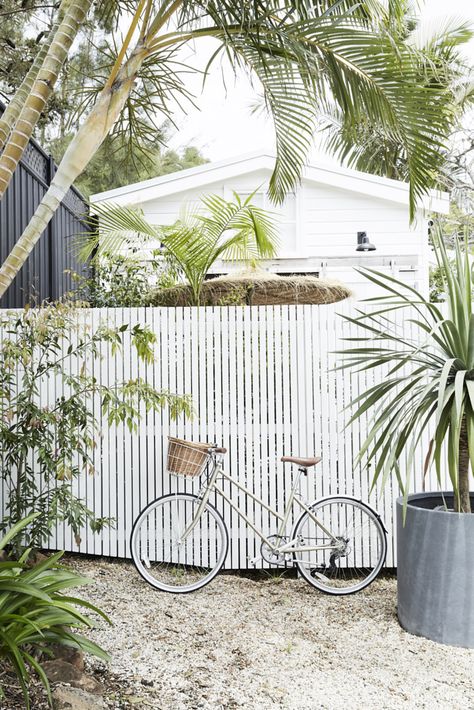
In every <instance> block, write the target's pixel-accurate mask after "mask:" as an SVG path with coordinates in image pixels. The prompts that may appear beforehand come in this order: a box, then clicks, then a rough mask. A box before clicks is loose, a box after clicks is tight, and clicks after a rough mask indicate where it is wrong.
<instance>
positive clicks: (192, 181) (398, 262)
mask: <svg viewBox="0 0 474 710" xmlns="http://www.w3.org/2000/svg"><path fill="white" fill-rule="evenodd" d="M273 166H274V158H272V157H271V156H268V155H261V154H254V155H249V156H240V157H239V158H235V159H229V160H227V161H222V162H219V163H210V164H205V165H202V166H198V167H196V168H191V169H189V170H183V171H182V172H179V173H172V174H171V175H165V176H162V177H159V178H155V179H152V180H146V181H144V182H140V183H136V184H134V185H128V186H125V187H122V188H118V189H116V190H111V191H109V192H105V193H100V194H98V195H94V196H93V197H92V198H91V199H92V203H98V204H104V203H110V204H112V203H113V204H121V205H132V206H136V207H140V208H142V209H143V211H144V213H145V216H146V217H147V218H148V219H149V221H150V222H152V223H154V224H172V223H173V222H174V221H175V220H176V219H177V218H178V217H179V216H180V214H181V213H182V211H183V210H184V209H185V208H191V209H192V208H195V207H196V206H199V204H200V198H201V197H202V196H203V195H205V194H219V195H221V196H223V197H225V198H226V199H232V194H233V192H237V193H238V194H239V195H240V196H242V197H246V196H248V195H250V194H251V193H254V192H255V191H257V192H256V194H255V196H254V197H253V198H252V199H253V202H254V203H256V204H258V205H259V206H262V207H265V208H267V209H269V210H272V211H273V212H275V215H276V218H277V221H278V227H279V233H280V248H279V252H278V255H277V258H275V259H274V260H272V261H268V262H265V263H264V268H266V269H269V270H270V271H275V272H278V273H317V274H319V275H320V276H322V277H327V278H335V279H339V280H342V281H343V282H344V283H346V284H347V285H348V286H350V287H351V288H352V289H353V290H354V293H355V295H356V296H357V297H358V298H365V297H367V296H370V295H373V287H371V286H370V284H369V283H368V282H367V281H366V280H365V279H364V278H363V277H362V276H360V275H359V274H358V273H357V272H356V271H355V270H354V269H353V267H354V266H369V267H370V266H371V267H373V268H375V269H378V270H381V271H384V272H386V273H389V274H391V275H394V276H397V277H400V278H401V279H403V280H406V281H407V282H408V283H410V285H412V286H415V287H417V288H419V289H421V290H422V291H423V292H424V293H425V294H426V293H427V291H428V268H429V252H428V223H427V220H428V216H429V214H430V213H431V212H432V211H434V212H447V211H448V209H449V202H448V195H447V194H446V193H435V192H432V193H430V194H429V195H428V196H427V198H426V199H425V201H424V202H423V204H420V207H419V209H418V210H417V214H416V220H415V222H414V223H413V224H410V222H409V209H408V201H409V200H408V185H407V184H405V183H402V182H399V181H396V180H389V179H386V178H380V177H376V176H373V175H368V174H365V173H361V172H357V171H355V170H348V169H344V168H339V167H332V166H331V167H328V166H326V167H318V166H316V165H308V166H306V169H305V172H304V175H303V178H302V181H301V184H300V186H299V187H298V188H297V189H296V191H295V192H294V193H293V194H290V195H288V197H287V199H286V201H285V202H284V203H283V205H281V206H275V205H274V204H272V203H271V202H270V200H269V198H268V195H267V189H268V183H269V179H270V176H271V174H272V170H273ZM361 231H365V232H367V235H368V237H369V239H370V241H371V242H373V244H374V245H375V246H376V251H375V252H370V253H365V254H360V253H358V252H356V246H357V232H361ZM156 246H157V245H156ZM236 268H240V267H239V266H238V265H235V264H232V263H225V262H223V263H217V264H216V265H215V266H214V267H213V271H214V273H226V272H228V271H229V270H232V269H236Z"/></svg>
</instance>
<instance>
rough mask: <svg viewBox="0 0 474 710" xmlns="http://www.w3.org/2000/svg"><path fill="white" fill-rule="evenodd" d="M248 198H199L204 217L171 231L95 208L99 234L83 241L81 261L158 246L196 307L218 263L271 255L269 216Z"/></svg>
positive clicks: (189, 217) (196, 214)
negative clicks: (176, 272)
mask: <svg viewBox="0 0 474 710" xmlns="http://www.w3.org/2000/svg"><path fill="white" fill-rule="evenodd" d="M253 197H254V194H252V195H249V197H247V198H246V199H245V200H242V199H241V198H240V197H239V196H238V195H237V194H235V193H234V200H233V201H229V200H225V199H224V198H223V197H220V196H219V195H207V196H205V197H203V198H202V204H203V205H204V207H205V208H206V211H202V210H199V211H193V212H187V213H185V214H184V215H183V217H182V218H181V219H179V220H178V221H177V222H175V223H174V224H173V225H171V226H155V225H152V224H150V223H149V222H147V220H146V219H145V218H144V217H143V214H142V213H141V212H140V211H138V210H136V209H133V208H130V207H120V206H116V205H112V206H101V207H97V206H96V207H95V208H94V211H95V218H96V219H97V218H98V219H99V224H100V226H99V230H98V231H97V232H96V233H95V234H93V235H92V236H91V237H89V238H88V240H87V242H86V243H85V244H84V246H83V248H82V252H81V253H82V256H83V258H84V259H88V258H89V257H90V256H91V255H92V254H95V259H99V260H100V258H101V256H103V255H110V254H114V253H117V252H121V253H123V252H124V251H125V252H135V253H136V252H137V251H138V250H139V249H140V248H141V247H143V246H145V245H146V244H147V243H150V242H151V243H152V244H153V243H157V242H160V243H161V244H162V248H163V250H164V253H165V255H167V256H171V260H172V262H173V263H174V264H176V265H177V267H178V269H177V270H178V272H179V273H181V275H182V276H183V277H184V281H185V283H186V284H187V285H188V286H189V288H190V290H191V295H192V305H195V306H198V305H199V303H200V295H201V288H202V285H203V283H204V280H205V278H206V275H207V273H208V272H209V269H210V268H211V266H212V265H213V264H214V263H215V262H216V261H217V260H218V259H235V260H239V261H250V262H252V263H254V262H255V261H258V260H259V259H265V258H266V259H269V258H271V257H273V256H274V255H275V249H276V246H277V244H278V238H277V233H276V228H275V221H274V218H273V215H271V214H270V213H268V212H267V211H266V210H263V209H261V208H260V207H257V206H255V205H253V204H252V199H253Z"/></svg>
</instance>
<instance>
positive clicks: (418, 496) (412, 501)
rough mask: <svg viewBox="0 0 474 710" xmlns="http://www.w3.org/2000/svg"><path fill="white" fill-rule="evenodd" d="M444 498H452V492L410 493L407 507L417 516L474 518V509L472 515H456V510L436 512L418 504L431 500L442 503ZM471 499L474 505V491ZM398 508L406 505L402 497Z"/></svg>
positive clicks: (397, 501)
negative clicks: (415, 512) (413, 510)
mask: <svg viewBox="0 0 474 710" xmlns="http://www.w3.org/2000/svg"><path fill="white" fill-rule="evenodd" d="M443 496H444V497H445V498H451V497H452V496H453V492H452V491H424V492H423V493H410V494H409V495H408V499H407V506H408V507H410V508H413V509H415V510H416V511H417V514H426V515H428V514H432V515H441V516H446V515H450V516H455V515H456V516H458V517H465V516H470V515H473V516H474V508H473V512H472V513H456V512H455V511H454V510H435V509H434V508H428V507H425V506H423V505H417V502H421V501H424V500H428V499H430V498H436V499H438V500H439V501H440V503H442V502H443ZM470 497H471V500H472V502H473V503H474V491H473V492H471V493H470ZM396 504H397V506H401V507H403V505H404V498H403V496H400V497H399V498H397V500H396Z"/></svg>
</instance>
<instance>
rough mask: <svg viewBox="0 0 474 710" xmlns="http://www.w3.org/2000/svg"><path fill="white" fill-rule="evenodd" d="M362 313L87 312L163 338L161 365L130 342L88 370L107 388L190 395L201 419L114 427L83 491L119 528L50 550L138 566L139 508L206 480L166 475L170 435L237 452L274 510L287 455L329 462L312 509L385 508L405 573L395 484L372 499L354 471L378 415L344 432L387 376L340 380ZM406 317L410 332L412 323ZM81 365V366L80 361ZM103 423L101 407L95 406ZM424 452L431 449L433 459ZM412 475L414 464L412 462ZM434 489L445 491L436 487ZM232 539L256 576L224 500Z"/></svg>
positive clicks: (244, 532) (366, 481) (253, 542)
mask: <svg viewBox="0 0 474 710" xmlns="http://www.w3.org/2000/svg"><path fill="white" fill-rule="evenodd" d="M353 312H354V304H352V303H351V302H342V303H339V304H336V305H332V306H266V307H244V308H242V307H219V308H199V309H198V308H162V309H160V308H147V309H145V308H130V309H125V308H124V309H95V310H88V311H84V312H83V315H82V317H83V318H84V321H85V322H87V323H88V325H90V326H91V327H92V328H94V327H97V326H98V325H99V324H100V323H101V322H104V321H105V322H107V323H108V324H109V325H111V326H120V325H122V324H124V323H128V324H130V326H133V325H134V324H135V323H140V324H142V325H145V324H146V325H148V326H149V327H150V328H151V329H152V330H153V331H154V332H155V333H156V335H157V338H158V342H157V346H156V361H155V363H154V364H153V365H144V364H143V363H141V362H138V360H137V357H136V355H135V354H134V350H133V348H132V347H131V345H130V339H129V338H130V336H129V335H128V333H125V347H124V349H123V354H116V355H114V356H111V355H110V352H109V350H108V348H107V347H106V346H103V348H102V350H103V358H102V359H96V360H94V361H93V362H88V367H89V369H90V371H91V372H93V374H94V375H95V377H96V378H97V379H98V380H100V381H101V382H103V383H104V384H107V385H112V386H113V385H114V384H115V383H117V382H120V381H122V380H127V379H130V378H135V377H137V376H140V377H145V378H146V379H147V380H148V381H149V382H150V383H151V384H153V385H154V386H155V387H156V388H157V389H168V390H170V391H172V392H175V393H188V394H191V395H192V397H193V400H194V405H195V411H196V416H195V418H194V419H192V420H189V421H185V420H184V419H183V418H181V419H180V420H179V421H178V422H172V421H170V418H169V414H168V412H167V411H163V412H156V413H155V412H149V413H147V414H145V415H144V417H143V420H142V422H141V424H140V426H139V431H138V433H135V434H134V433H130V432H129V431H128V429H127V428H126V427H125V426H123V425H120V426H113V427H111V428H109V427H108V425H107V423H106V422H105V421H104V422H103V423H102V433H101V436H100V438H99V440H98V441H97V448H96V450H95V453H94V457H95V467H96V473H95V475H94V476H89V477H86V476H84V477H82V478H81V479H80V480H79V481H78V482H77V484H75V485H76V487H77V492H78V493H79V495H81V496H82V497H84V498H86V499H87V502H88V505H89V507H91V508H92V509H93V510H94V511H95V513H96V514H97V515H100V516H111V517H113V518H114V519H115V521H116V523H115V527H113V528H106V529H105V530H104V531H103V532H102V533H100V534H92V533H91V532H90V531H89V530H84V531H83V535H82V542H81V544H80V546H79V548H78V547H77V545H76V543H75V541H74V539H73V536H72V534H71V532H70V530H69V529H67V528H64V527H63V526H62V525H59V526H58V527H57V530H56V533H55V535H54V537H53V539H52V541H51V547H59V548H64V549H66V550H70V551H78V549H79V551H80V552H84V553H88V554H94V555H106V556H111V557H129V556H130V550H129V544H128V540H129V536H130V532H131V528H132V523H133V520H134V519H135V517H136V516H137V515H138V513H139V511H140V509H141V508H142V507H144V506H145V505H146V504H147V503H148V502H149V501H151V500H153V499H154V498H156V497H158V496H160V495H162V494H165V493H168V492H170V491H174V490H176V487H179V488H180V489H185V488H186V489H188V490H193V488H194V489H196V485H197V484H196V483H195V482H184V481H183V480H182V479H179V480H178V479H176V478H174V477H170V476H169V475H168V474H167V473H166V470H165V461H166V441H167V436H168V434H171V435H176V436H178V437H182V438H186V439H190V440H197V441H210V442H217V443H218V444H220V445H223V446H226V447H227V449H228V454H227V456H226V467H227V470H228V471H229V472H230V473H231V474H232V476H233V477H235V478H236V479H238V480H239V481H240V482H242V483H244V484H245V485H247V486H249V487H250V488H251V489H252V490H253V491H255V493H256V494H257V495H258V496H261V497H262V498H263V499H264V500H266V501H268V502H269V503H270V504H271V505H272V506H274V507H277V508H278V509H280V510H281V509H282V507H283V503H284V499H285V494H286V492H287V490H288V487H289V485H290V482H291V476H292V471H291V467H289V466H288V465H286V466H283V464H282V463H281V462H280V457H281V456H282V455H283V454H290V453H292V454H299V455H301V456H306V455H308V456H309V455H313V454H319V455H321V456H322V458H323V461H322V463H321V464H320V465H318V466H317V467H316V469H312V470H311V471H310V473H309V475H308V477H307V478H306V479H304V480H303V487H304V493H305V494H306V496H307V498H308V499H309V500H312V499H316V498H319V497H321V496H324V495H328V494H330V493H348V494H350V495H354V496H356V497H357V498H361V499H363V500H365V501H367V502H369V503H370V504H371V505H372V506H374V507H375V508H376V509H377V510H378V511H379V512H380V513H381V515H382V516H383V518H384V521H385V524H386V527H387V529H388V532H389V552H388V557H387V566H394V565H395V564H396V559H395V537H394V526H393V509H394V501H395V499H396V497H397V495H398V490H397V487H396V484H395V483H393V482H392V483H391V485H389V486H388V487H387V488H386V490H385V492H384V493H381V492H380V491H378V490H376V491H374V492H373V493H372V494H370V495H369V487H370V473H367V472H364V471H362V470H361V467H359V466H358V467H354V466H353V460H354V457H355V455H356V453H357V451H358V449H359V447H360V445H361V442H362V441H363V439H364V436H365V432H366V431H367V421H368V419H367V417H365V418H364V419H363V420H362V421H360V422H356V423H354V424H353V425H351V426H350V427H349V428H345V424H346V421H347V418H348V413H347V412H345V411H344V408H345V407H346V405H347V404H348V402H349V401H350V400H351V398H353V397H355V396H357V394H358V393H360V392H362V391H363V390H364V389H365V388H367V387H369V386H370V385H371V384H373V382H374V381H375V380H374V377H375V376H376V373H373V372H371V373H369V374H367V373H360V374H357V375H351V374H350V373H349V372H346V371H344V372H341V371H338V372H336V371H334V366H335V362H336V358H335V355H334V351H335V350H338V349H341V347H342V346H343V342H342V340H341V338H342V337H343V335H350V334H354V332H355V331H354V328H353V327H352V326H350V324H348V323H346V322H344V321H343V319H342V318H341V317H340V314H342V313H346V314H349V313H353ZM394 317H396V318H399V323H398V324H399V326H400V327H410V326H406V325H405V323H406V321H404V320H402V318H403V316H400V315H399V316H397V315H395V316H394ZM71 366H72V367H76V368H77V367H79V366H80V365H79V364H78V363H74V362H73V363H72V365H71ZM59 386H60V383H59V382H55V383H54V382H53V383H49V384H48V386H47V387H45V388H44V392H43V393H42V398H43V399H44V404H47V403H48V401H49V400H50V399H51V398H52V397H55V396H57V395H58V387H59ZM90 406H91V407H94V409H95V411H96V413H97V416H98V417H99V418H101V413H100V401H99V399H98V398H95V399H92V400H91V402H90ZM423 449H424V450H423ZM424 451H426V448H424V447H420V452H419V456H418V463H417V468H416V472H415V475H414V481H413V488H414V490H421V489H422V469H423V456H424ZM402 466H403V462H402ZM225 485H226V492H227V493H228V494H229V495H232V496H233V499H234V500H236V501H237V502H238V503H239V505H240V507H242V508H243V509H244V510H246V512H247V513H248V514H250V517H253V518H254V519H255V521H256V522H257V523H258V524H259V525H261V526H262V528H263V531H264V532H265V533H269V534H271V533H272V532H276V527H277V526H276V522H275V521H273V520H272V519H271V518H270V516H269V514H268V513H267V512H262V511H261V510H259V509H258V507H256V506H255V505H254V503H253V502H252V501H251V500H249V501H247V500H246V497H245V495H244V494H243V493H242V492H239V491H238V490H237V489H236V488H233V490H232V489H231V486H230V485H228V484H225ZM426 486H427V488H428V487H433V488H436V483H435V481H434V479H433V480H430V479H429V480H428V481H427V482H426ZM215 504H216V505H217V507H218V509H219V510H220V511H221V513H222V514H223V516H224V519H225V520H226V522H227V524H228V526H229V528H230V532H231V544H230V548H229V554H228V557H227V560H226V567H227V568H230V569H239V568H241V569H242V568H246V567H247V566H248V562H247V560H248V558H249V557H252V556H255V555H256V554H257V553H258V549H259V545H260V541H259V540H258V539H256V536H255V535H254V533H253V532H252V531H251V530H249V529H247V526H246V525H245V523H243V522H242V521H241V520H240V519H239V518H238V516H237V515H236V513H235V512H232V511H231V510H229V509H228V506H227V504H225V503H224V504H223V503H222V501H221V500H219V499H217V500H216V501H215Z"/></svg>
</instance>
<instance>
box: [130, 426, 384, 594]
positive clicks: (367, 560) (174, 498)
mask: <svg viewBox="0 0 474 710" xmlns="http://www.w3.org/2000/svg"><path fill="white" fill-rule="evenodd" d="M168 438H169V447H168V459H167V467H168V471H169V473H171V474H174V475H178V476H185V477H190V478H196V477H201V476H202V474H203V473H204V471H206V475H205V477H204V480H203V481H202V482H201V487H200V490H199V493H198V494H197V495H194V494H191V493H170V494H168V495H164V496H162V497H161V498H158V499H157V500H155V501H153V502H152V503H150V504H149V505H148V506H147V507H146V508H144V510H142V512H141V513H140V514H139V516H138V518H137V519H136V521H135V523H134V526H133V529H132V533H131V538H130V547H131V552H132V559H133V562H134V564H135V567H136V568H137V570H138V572H139V573H140V575H141V576H142V577H143V579H145V580H146V581H147V582H148V583H149V584H151V585H152V586H153V587H155V588H156V589H159V590H161V591H164V592H173V593H181V594H183V593H187V592H193V591H196V590H198V589H201V588H202V587H204V586H205V585H206V584H209V582H211V581H212V580H213V579H214V577H215V576H216V574H217V573H218V572H219V570H220V569H221V568H222V566H223V564H224V560H225V558H226V555H227V551H228V547H229V533H228V530H227V526H226V524H225V522H224V520H223V518H222V516H221V514H220V513H219V512H218V510H217V509H216V508H215V507H214V506H213V505H212V504H211V503H210V502H209V498H210V496H211V494H212V493H217V494H218V495H220V496H221V497H222V498H223V499H224V500H225V501H226V502H227V503H228V504H229V506H230V507H231V508H232V509H233V510H235V511H236V512H237V514H238V516H239V517H241V518H242V519H243V520H244V521H245V523H246V524H247V525H248V526H249V527H250V528H251V529H252V530H253V531H254V532H255V533H256V534H257V535H258V537H259V538H260V539H261V541H262V542H261V546H260V556H258V557H255V558H253V559H251V560H249V561H250V563H251V564H252V565H253V566H256V565H257V563H258V562H260V561H262V560H264V561H265V562H267V563H268V564H270V565H277V566H280V565H284V566H288V565H291V566H294V567H296V568H297V570H298V572H299V573H300V575H301V576H302V577H303V578H304V579H305V580H306V581H307V582H308V583H309V584H311V585H312V586H313V587H316V589H319V590H320V591H322V592H326V593H328V594H334V595H345V594H353V593H355V592H359V591H360V590H362V589H364V588H365V587H367V586H368V585H369V584H371V583H372V582H373V581H374V579H375V578H376V577H377V575H378V574H379V572H380V570H381V569H382V566H383V564H384V562H385V557H386V553H387V537H386V530H385V527H384V525H383V522H382V520H381V517H380V515H379V514H378V513H377V512H376V511H375V510H373V509H372V508H371V507H370V506H369V505H367V503H364V502H362V501H360V500H357V499H355V498H352V497H350V496H344V495H341V496H339V495H336V496H329V497H326V498H322V499H319V500H317V501H314V502H313V503H308V502H306V501H304V500H303V499H302V497H301V494H300V492H299V487H300V480H301V476H303V475H308V471H309V469H312V468H313V467H314V466H316V464H318V463H319V462H320V461H321V459H320V458H318V457H315V458H301V457H298V456H283V457H282V459H281V460H282V461H283V462H285V463H291V464H294V465H296V466H297V474H296V476H295V478H294V481H293V483H292V485H291V488H290V492H289V495H288V498H287V500H286V503H285V508H284V511H283V513H280V512H278V511H277V510H274V509H273V508H272V507H271V506H270V505H268V504H267V503H265V501H263V500H261V499H260V498H258V497H257V496H256V495H255V494H254V493H253V492H252V491H250V490H249V489H248V488H246V487H245V486H244V485H242V484H241V483H240V482H239V481H236V480H234V479H233V478H232V477H231V476H230V475H229V474H228V473H226V472H225V471H224V467H223V460H224V454H225V453H226V449H225V448H222V447H218V446H216V445H210V444H201V443H199V444H198V443H193V442H189V441H184V440H182V439H176V438H173V437H168ZM207 464H209V465H207ZM220 481H228V482H230V483H231V484H232V485H233V486H236V487H237V488H238V489H240V491H242V492H243V493H245V494H246V495H247V496H249V497H250V499H252V500H253V501H254V502H255V503H257V504H258V505H261V506H262V507H263V508H264V509H265V510H267V511H268V512H269V513H270V514H271V516H273V517H274V518H275V519H276V520H277V521H278V528H277V530H276V532H275V533H274V534H271V535H265V534H264V533H263V532H262V531H261V530H260V529H259V528H258V527H257V526H256V525H255V523H254V522H253V521H252V520H251V519H250V518H249V517H248V516H247V514H246V513H245V512H244V511H243V510H241V509H240V508H239V507H238V505H237V504H236V503H234V501H232V499H231V498H230V497H229V496H228V495H227V493H226V492H225V491H224V490H223V488H222V486H220V485H219V483H220ZM295 503H297V504H298V505H299V507H300V508H301V511H302V512H301V514H300V516H299V517H297V519H296V522H295V523H294V524H293V526H292V530H291V533H290V534H289V535H288V527H289V526H288V524H289V520H290V515H291V512H292V510H293V506H294V504H295Z"/></svg>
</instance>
